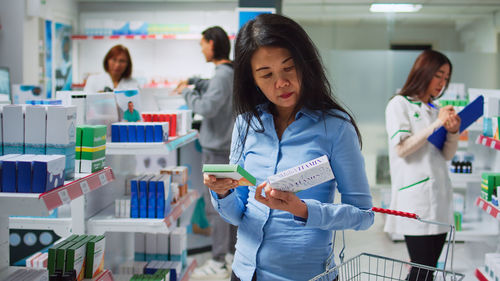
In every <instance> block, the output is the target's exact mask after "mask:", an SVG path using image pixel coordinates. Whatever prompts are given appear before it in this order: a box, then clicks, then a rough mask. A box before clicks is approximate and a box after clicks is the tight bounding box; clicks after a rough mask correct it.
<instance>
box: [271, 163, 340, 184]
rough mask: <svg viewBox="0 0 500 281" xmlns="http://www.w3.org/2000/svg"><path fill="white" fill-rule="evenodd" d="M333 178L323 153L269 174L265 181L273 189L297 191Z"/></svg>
mask: <svg viewBox="0 0 500 281" xmlns="http://www.w3.org/2000/svg"><path fill="white" fill-rule="evenodd" d="M334 178H335V176H334V175H333V171H332V169H331V167H330V162H329V161H328V158H327V157H326V155H323V156H321V157H318V158H316V159H313V160H311V161H308V162H306V163H303V164H300V165H298V166H296V167H293V168H290V169H288V170H285V171H282V172H280V173H278V174H275V175H273V176H270V177H268V178H267V181H268V182H269V184H270V185H271V187H272V188H274V189H277V190H281V191H289V192H299V191H302V190H305V189H308V188H310V187H313V186H315V185H318V184H321V183H324V182H327V181H329V180H332V179H334Z"/></svg>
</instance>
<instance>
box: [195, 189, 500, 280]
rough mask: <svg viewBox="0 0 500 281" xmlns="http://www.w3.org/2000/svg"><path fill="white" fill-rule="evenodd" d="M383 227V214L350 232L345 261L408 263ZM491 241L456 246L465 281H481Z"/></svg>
mask: <svg viewBox="0 0 500 281" xmlns="http://www.w3.org/2000/svg"><path fill="white" fill-rule="evenodd" d="M373 196H374V205H376V206H377V205H378V204H377V203H378V198H379V196H378V193H377V191H376V190H374V191H373ZM416 223H418V222H416ZM383 226H384V218H383V215H380V214H377V215H376V216H375V223H374V225H373V226H372V227H371V228H370V229H368V230H366V231H346V232H345V240H346V249H345V258H346V259H347V258H349V257H353V256H356V255H357V254H359V253H362V252H367V253H371V254H377V255H381V256H384V257H390V258H394V259H398V260H404V261H408V260H409V259H408V254H407V251H406V246H405V244H404V243H403V242H393V241H391V240H390V239H389V237H388V236H387V234H386V233H384V232H383ZM202 239H203V238H202ZM204 239H206V238H204ZM497 239H498V238H497ZM491 240H492V241H490V242H488V243H487V242H485V241H478V242H466V243H456V244H455V254H454V263H453V265H454V270H455V271H456V272H460V273H464V274H465V278H464V280H465V281H473V280H477V279H476V278H475V277H474V270H475V268H477V267H479V266H482V265H483V264H484V253H486V252H494V251H495V250H496V249H497V241H495V238H492V239H491ZM205 241H207V240H205ZM190 242H191V241H190ZM335 244H336V245H337V246H336V247H337V249H336V251H335V253H336V260H335V261H336V262H337V263H338V261H339V260H338V250H339V249H340V245H341V244H342V240H340V235H337V240H336V243H335ZM193 257H194V258H196V260H197V262H198V264H199V265H200V264H203V262H204V261H205V260H207V259H208V258H210V254H209V253H203V254H198V255H193ZM228 280H229V279H228ZM207 281H211V280H207Z"/></svg>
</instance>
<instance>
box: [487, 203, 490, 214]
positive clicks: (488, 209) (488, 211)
mask: <svg viewBox="0 0 500 281" xmlns="http://www.w3.org/2000/svg"><path fill="white" fill-rule="evenodd" d="M486 212H487V213H488V214H489V213H491V206H490V205H488V207H486Z"/></svg>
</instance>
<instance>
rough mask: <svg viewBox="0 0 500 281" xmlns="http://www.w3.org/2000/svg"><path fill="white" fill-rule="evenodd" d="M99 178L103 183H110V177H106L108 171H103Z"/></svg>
mask: <svg viewBox="0 0 500 281" xmlns="http://www.w3.org/2000/svg"><path fill="white" fill-rule="evenodd" d="M99 180H100V181H101V185H105V184H107V183H108V178H106V173H102V174H100V175H99Z"/></svg>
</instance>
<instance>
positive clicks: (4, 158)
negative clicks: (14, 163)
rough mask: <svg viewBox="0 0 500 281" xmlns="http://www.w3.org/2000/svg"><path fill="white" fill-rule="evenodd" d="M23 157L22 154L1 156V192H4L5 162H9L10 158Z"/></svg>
mask: <svg viewBox="0 0 500 281" xmlns="http://www.w3.org/2000/svg"><path fill="white" fill-rule="evenodd" d="M21 155H22V154H7V155H3V156H0V192H4V191H3V169H2V164H3V161H5V160H8V159H9V158H14V157H18V156H21Z"/></svg>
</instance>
